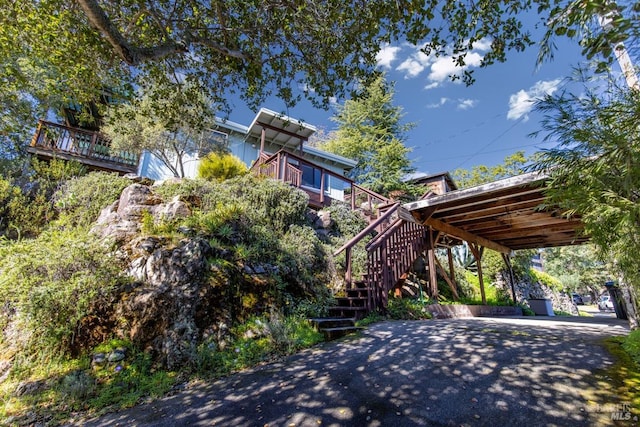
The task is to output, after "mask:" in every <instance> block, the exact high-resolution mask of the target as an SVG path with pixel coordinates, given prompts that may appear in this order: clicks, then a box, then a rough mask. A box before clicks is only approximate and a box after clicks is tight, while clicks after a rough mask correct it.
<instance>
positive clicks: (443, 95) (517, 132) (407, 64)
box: [229, 39, 583, 174]
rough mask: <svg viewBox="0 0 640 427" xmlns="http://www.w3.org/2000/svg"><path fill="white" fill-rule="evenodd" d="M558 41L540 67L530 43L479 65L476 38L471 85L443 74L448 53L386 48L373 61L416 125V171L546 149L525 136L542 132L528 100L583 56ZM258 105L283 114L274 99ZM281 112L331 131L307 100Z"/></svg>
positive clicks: (560, 85) (239, 115)
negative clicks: (504, 58) (437, 55)
mask: <svg viewBox="0 0 640 427" xmlns="http://www.w3.org/2000/svg"><path fill="white" fill-rule="evenodd" d="M557 42H558V43H557V50H556V53H555V58H554V59H553V60H551V61H549V62H545V63H543V64H542V65H541V66H540V67H538V68H536V56H537V54H538V47H537V46H531V47H530V48H528V49H527V50H526V51H525V52H520V53H516V52H513V53H510V54H509V57H508V60H507V61H506V62H505V63H500V64H494V65H491V66H489V67H486V68H482V69H480V68H477V64H478V63H479V61H480V60H481V58H482V55H483V53H484V52H485V51H486V49H485V45H484V44H483V43H478V44H477V45H476V46H475V49H474V51H473V52H472V53H471V55H470V56H469V57H468V58H467V63H468V64H469V67H470V69H474V70H475V71H474V75H475V78H476V82H475V83H474V84H473V85H472V86H465V85H464V84H463V83H460V82H459V81H457V82H452V81H451V80H450V79H449V78H448V76H449V75H450V74H452V73H454V72H456V69H455V68H454V67H453V62H452V61H451V58H449V57H440V58H433V57H427V56H426V55H424V54H422V53H420V52H419V49H418V48H417V47H415V46H410V45H408V44H402V43H398V44H395V45H389V46H383V48H382V50H381V52H380V53H379V55H378V66H379V67H380V68H381V69H383V70H385V71H386V73H387V80H389V81H395V97H394V104H395V105H397V106H400V107H402V108H403V111H404V113H405V116H404V121H406V122H414V123H415V124H416V127H415V128H414V129H413V130H412V131H411V132H410V133H409V135H408V140H407V142H406V145H407V146H409V147H412V149H413V151H412V153H411V154H410V158H411V160H412V161H413V166H414V167H415V168H416V170H417V171H419V172H424V173H427V174H434V173H439V172H445V171H449V172H451V171H453V170H455V169H457V168H464V169H471V168H472V167H473V166H476V165H487V166H494V165H497V164H500V163H502V162H503V160H504V158H505V157H506V156H508V155H510V154H512V153H514V152H516V151H519V150H523V151H525V153H526V154H527V155H529V154H532V153H533V152H535V151H538V150H539V149H540V148H548V147H550V144H549V143H547V144H544V143H543V141H542V136H540V137H538V138H536V139H533V138H531V137H529V136H528V135H529V134H530V133H531V132H534V131H536V130H538V129H539V120H540V116H539V115H538V114H537V113H536V112H533V111H532V107H533V102H532V101H533V100H535V99H536V98H537V97H540V96H542V95H544V94H546V93H554V92H556V91H559V90H563V89H570V88H569V87H568V86H566V81H565V78H566V77H568V76H570V75H571V74H572V72H573V68H575V67H576V66H577V65H579V63H580V62H581V61H582V60H583V58H582V57H581V56H580V52H579V47H578V46H577V43H576V42H572V41H569V40H563V39H561V40H558V41H557ZM459 71H460V70H458V72H459ZM263 106H264V107H265V108H269V109H271V110H274V111H278V112H281V111H284V107H283V105H282V103H281V102H280V101H278V100H276V99H272V100H269V101H268V102H266V103H265V104H264V105H263ZM286 113H287V114H288V115H289V116H290V117H292V118H296V119H301V120H304V121H305V122H307V123H310V124H312V125H315V126H316V127H318V128H321V129H324V130H325V131H331V130H334V129H335V124H334V123H333V122H332V121H331V120H330V118H331V116H332V115H333V112H332V111H324V110H317V109H314V108H313V107H311V106H310V105H309V104H308V103H307V102H303V103H301V104H299V105H298V106H296V107H294V108H292V109H290V110H288V111H286ZM254 115H255V112H253V111H250V110H248V109H247V108H243V107H242V106H241V105H237V104H236V108H235V109H234V111H232V113H231V114H230V116H229V120H232V121H234V122H237V123H241V124H247V125H248V124H249V123H250V122H251V120H252V119H253V117H254Z"/></svg>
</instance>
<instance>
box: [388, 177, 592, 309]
mask: <svg viewBox="0 0 640 427" xmlns="http://www.w3.org/2000/svg"><path fill="white" fill-rule="evenodd" d="M547 182H548V175H547V174H545V173H542V172H531V173H527V174H523V175H518V176H514V177H511V178H506V179H502V180H499V181H495V182H491V183H488V184H483V185H480V186H477V187H472V188H467V189H464V190H455V191H451V192H447V193H444V194H440V195H432V196H431V197H427V198H424V199H422V200H418V201H415V202H411V203H407V204H404V205H402V206H401V207H400V209H399V215H400V217H401V218H403V219H404V220H407V221H412V222H415V223H418V224H422V225H424V226H425V227H428V228H429V229H430V230H431V231H432V232H433V234H434V235H435V236H436V240H442V239H446V238H447V237H453V238H456V239H461V240H464V241H466V242H467V243H468V244H469V247H470V249H471V251H472V253H473V255H474V257H475V259H476V261H477V265H478V276H479V279H480V285H481V293H482V301H483V303H486V297H485V292H484V286H483V281H482V264H481V261H482V255H483V251H484V248H489V249H492V250H495V251H497V252H499V253H501V254H502V257H503V259H504V261H505V263H506V264H507V267H508V268H509V271H510V272H511V271H512V270H511V262H510V256H511V255H512V253H513V251H515V250H519V249H538V248H546V247H555V246H567V245H577V244H582V243H584V242H587V241H588V240H589V237H588V236H586V235H585V234H584V233H583V229H584V227H583V223H582V221H581V218H580V217H579V216H576V215H574V216H571V217H568V216H567V215H565V214H564V213H563V210H562V209H561V208H559V207H558V206H556V205H553V204H550V203H549V202H548V200H547V197H546V196H545V189H546V185H547ZM431 258H434V257H433V256H432V257H431ZM430 271H433V272H435V268H430ZM433 279H435V278H433ZM433 282H435V280H433V281H432V283H433ZM512 283H513V280H512ZM436 289H437V288H436ZM512 292H513V289H512ZM513 296H514V297H515V295H513Z"/></svg>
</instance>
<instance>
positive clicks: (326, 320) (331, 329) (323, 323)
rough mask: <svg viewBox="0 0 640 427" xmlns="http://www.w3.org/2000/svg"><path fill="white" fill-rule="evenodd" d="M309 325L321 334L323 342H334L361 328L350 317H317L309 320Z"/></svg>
mask: <svg viewBox="0 0 640 427" xmlns="http://www.w3.org/2000/svg"><path fill="white" fill-rule="evenodd" d="M309 321H310V322H311V324H312V325H313V326H314V327H315V328H316V329H317V330H318V331H320V332H322V333H323V335H324V339H325V341H331V340H335V339H337V338H341V337H343V336H345V335H347V334H350V333H353V332H357V331H359V330H361V329H362V328H360V327H358V326H356V321H355V319H353V318H350V317H318V318H313V319H309Z"/></svg>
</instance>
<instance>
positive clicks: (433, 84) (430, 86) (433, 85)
mask: <svg viewBox="0 0 640 427" xmlns="http://www.w3.org/2000/svg"><path fill="white" fill-rule="evenodd" d="M438 86H440V82H433V83H429V84H428V85H426V86H425V87H424V89H425V90H429V89H435V88H437V87H438Z"/></svg>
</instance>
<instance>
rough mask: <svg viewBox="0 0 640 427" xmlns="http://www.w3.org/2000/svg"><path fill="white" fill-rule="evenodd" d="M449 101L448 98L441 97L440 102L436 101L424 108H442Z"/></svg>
mask: <svg viewBox="0 0 640 427" xmlns="http://www.w3.org/2000/svg"><path fill="white" fill-rule="evenodd" d="M449 101H450V99H449V98H446V97H442V98H440V101H438V102H436V103H434V104H427V105H426V108H439V107H442V106H443V105H444V104H446V103H447V102H449Z"/></svg>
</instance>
